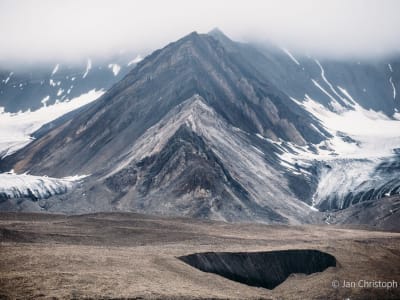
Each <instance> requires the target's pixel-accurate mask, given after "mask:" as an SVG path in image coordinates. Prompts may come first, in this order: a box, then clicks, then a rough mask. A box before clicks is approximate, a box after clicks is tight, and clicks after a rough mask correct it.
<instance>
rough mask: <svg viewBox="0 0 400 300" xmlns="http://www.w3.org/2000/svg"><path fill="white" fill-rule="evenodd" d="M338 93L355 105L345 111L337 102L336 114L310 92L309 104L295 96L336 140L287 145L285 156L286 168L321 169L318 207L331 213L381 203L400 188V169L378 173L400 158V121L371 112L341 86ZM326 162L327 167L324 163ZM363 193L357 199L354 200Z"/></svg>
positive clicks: (333, 104) (316, 201) (316, 200)
mask: <svg viewBox="0 0 400 300" xmlns="http://www.w3.org/2000/svg"><path fill="white" fill-rule="evenodd" d="M338 90H339V91H340V92H341V93H342V94H343V96H345V97H346V98H347V99H348V100H349V102H347V103H346V105H348V107H344V106H343V105H341V104H340V103H339V102H338V101H335V100H333V99H332V102H335V103H332V105H331V106H332V107H340V109H339V110H338V109H335V111H331V110H329V109H327V108H326V107H325V106H323V105H321V104H320V103H318V102H317V101H315V100H313V99H311V98H310V97H309V96H308V95H307V94H306V95H305V99H304V100H303V101H298V100H296V99H294V98H292V100H293V101H295V102H296V103H298V104H300V105H302V106H303V107H304V108H305V109H306V110H307V111H309V112H310V113H311V114H312V115H313V116H314V117H315V118H317V119H318V120H319V122H320V123H321V125H322V126H323V127H324V128H325V129H326V130H327V132H329V133H330V134H331V135H332V137H330V138H327V140H326V141H323V142H321V143H320V144H318V145H316V148H315V147H314V148H313V149H312V150H310V149H311V148H310V147H307V146H305V147H299V146H297V145H293V144H290V143H287V142H285V143H284V144H285V147H287V148H288V149H289V150H290V151H285V152H284V153H282V154H281V155H280V157H281V160H282V165H283V166H287V168H290V167H291V168H293V166H294V165H300V166H304V167H305V168H304V169H306V167H308V166H310V165H316V166H317V168H319V171H318V177H319V178H318V185H317V187H316V190H315V193H314V195H313V205H315V206H316V207H318V208H320V209H323V210H326V209H328V210H329V209H342V208H346V207H348V206H349V205H350V202H351V203H353V202H354V203H357V202H358V201H360V200H363V199H364V198H365V199H367V198H368V197H370V198H371V199H372V198H373V199H377V198H380V197H383V196H386V195H391V194H393V193H394V192H395V191H397V190H398V186H397V185H400V182H399V181H398V180H396V178H398V177H399V176H400V172H399V170H398V168H397V167H391V168H387V169H386V173H385V172H377V169H378V168H380V166H381V165H385V164H388V163H389V164H390V163H392V164H393V162H392V161H395V160H396V158H397V159H398V156H396V153H397V152H398V149H399V148H400V120H398V119H397V118H396V116H394V117H393V118H389V117H388V116H386V115H385V114H384V113H382V112H377V111H373V110H366V109H364V108H363V107H361V106H360V105H359V104H358V101H357V100H355V99H353V97H352V96H351V95H350V94H349V93H348V92H347V90H346V89H344V88H342V87H340V86H338ZM321 162H322V163H321ZM356 195H357V199H354V197H355V196H356Z"/></svg>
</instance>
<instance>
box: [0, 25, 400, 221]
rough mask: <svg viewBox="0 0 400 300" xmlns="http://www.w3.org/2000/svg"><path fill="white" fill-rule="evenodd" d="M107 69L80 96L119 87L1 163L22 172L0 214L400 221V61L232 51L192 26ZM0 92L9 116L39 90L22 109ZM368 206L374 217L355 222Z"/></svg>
mask: <svg viewBox="0 0 400 300" xmlns="http://www.w3.org/2000/svg"><path fill="white" fill-rule="evenodd" d="M88 65H89V63H88ZM108 66H111V67H110V69H111V70H109V69H108V68H107V69H106V68H105V67H103V68H102V69H100V68H98V69H96V70H97V71H96V73H98V75H96V76H95V74H94V72H93V74H92V78H91V81H90V83H89V82H88V81H85V80H86V79H87V80H89V75H90V72H89V73H88V74H87V75H86V76H85V74H86V72H85V73H84V74H79V76H78V75H77V76H75V80H74V81H76V82H77V83H76V85H79V84H78V82H81V86H82V89H81V90H80V91H81V92H84V91H87V89H94V88H97V89H98V88H99V86H101V87H102V88H104V89H106V88H107V87H108V85H111V84H112V83H114V82H115V84H113V85H112V87H111V88H109V89H108V90H107V92H105V93H104V94H103V95H102V96H101V97H100V98H99V99H98V100H96V101H93V102H90V103H89V104H87V105H85V106H81V107H80V108H79V109H78V110H77V111H72V112H70V113H69V114H67V115H64V116H62V117H61V118H59V119H56V120H52V122H51V123H50V124H47V125H45V126H43V127H42V128H41V129H40V130H38V131H36V132H35V133H33V137H34V139H33V140H32V141H30V142H28V143H26V145H25V146H24V147H23V148H21V149H19V150H18V151H16V152H15V153H13V154H11V155H10V154H6V155H3V159H2V160H1V161H0V170H1V171H3V172H9V171H10V170H13V172H15V173H4V174H0V199H1V200H0V202H1V203H0V209H2V210H15V209H17V210H19V209H22V210H46V211H57V212H68V213H83V212H91V211H112V210H122V211H138V212H144V213H152V214H163V215H175V216H176V215H183V216H190V217H196V218H210V219H219V220H226V221H246V222H248V221H257V222H265V223H291V224H298V223H319V222H326V223H341V222H346V223H349V222H350V223H351V222H352V220H353V223H360V222H370V223H371V224H372V223H374V220H375V221H376V219H377V218H381V223H380V224H385V222H386V223H388V224H389V223H390V224H392V223H393V219H395V218H398V217H399V206H398V200H396V199H398V198H396V197H394V195H396V194H398V193H399V192H400V176H399V175H400V159H399V155H400V154H399V149H400V113H399V112H398V110H399V109H400V98H399V97H400V96H399V95H398V94H397V89H398V88H400V58H398V57H397V58H396V57H395V58H392V59H390V60H387V61H348V60H346V61H345V60H342V61H338V60H331V59H329V60H328V59H316V58H312V57H308V56H306V55H299V54H294V53H292V52H290V50H288V49H286V48H279V47H276V46H271V45H269V46H265V45H264V46H262V45H252V44H243V43H237V42H234V41H232V40H230V39H229V38H228V37H226V36H225V35H224V34H223V33H222V32H221V31H219V30H217V29H216V30H213V31H212V32H210V33H209V34H198V33H196V32H193V33H191V34H189V35H187V36H185V37H183V38H182V39H180V40H178V41H176V42H173V43H171V44H169V45H167V46H166V47H164V48H163V49H160V50H157V51H155V52H153V53H152V54H150V55H148V56H147V57H145V58H144V59H143V60H142V61H140V62H138V63H137V65H136V66H134V67H133V69H132V70H130V71H127V68H121V70H119V69H118V68H114V67H113V66H112V65H111V64H109V65H108ZM117 69H118V70H117ZM118 71H119V73H118ZM104 72H108V73H107V74H108V75H107V76H113V77H111V79H110V78H109V77H107V76H105V73H104ZM117 73H118V74H117ZM57 74H59V75H57ZM56 75H57V76H61V78H62V80H63V82H67V83H65V84H64V83H60V84H59V85H58V80H57V76H56ZM114 75H117V76H114ZM46 76H48V78H47V77H46V78H47V79H46V80H45V84H46V85H47V88H48V89H50V90H51V91H53V92H52V96H51V97H52V98H51V99H53V98H54V97H55V96H54V93H55V89H54V88H55V87H57V88H56V89H61V90H63V91H65V90H67V88H68V86H70V84H72V83H71V82H69V81H71V80H72V79H71V76H72V75H66V73H62V68H61V66H58V67H57V66H56V67H55V68H54V69H53V71H52V72H51V74H50V75H46ZM67 76H68V78H67ZM118 76H121V77H118ZM106 77H107V78H106ZM7 78H8V77H7ZM11 78H12V77H11ZM43 78H44V77H43ZM117 79H120V80H118V81H117ZM10 80H11V79H9V80H8V81H10ZM50 80H51V81H52V82H56V86H53V85H52V84H51V83H50V82H51V81H50ZM8 81H7V84H8ZM47 81H48V82H49V84H47ZM3 82H4V79H3ZM64 85H65V86H64ZM83 86H85V87H87V88H86V90H83V89H84V88H83ZM47 88H46V89H47ZM32 89H34V88H32ZM3 91H4V95H8V96H7V97H5V98H4V99H6V100H2V98H1V97H3V96H2V95H1V92H3ZM1 92H0V101H2V102H3V101H4V103H5V105H4V106H5V107H6V108H7V107H8V109H9V110H10V111H16V110H19V109H21V108H23V107H31V106H32V103H33V102H32V101H36V102H35V103H36V104H38V102H37V100H38V99H40V98H41V97H42V96H43V94H42V95H40V96H36V95H34V94H33V92H29V91H27V92H26V93H27V94H29V95H30V96H29V97H27V98H26V99H28V98H29V99H36V100H26V102H25V101H22V102H21V103H19V104H17V103H16V102H15V101H14V100H12V99H14V98H12V97H11V96H9V95H10V93H11V92H9V87H7V88H6V89H4V88H1ZM45 93H50V92H49V90H47V91H46V92H45ZM57 93H58V92H57ZM63 93H65V92H62V93H61V94H60V95H59V96H61V95H62V94H63ZM69 93H72V91H70V92H69ZM69 93H68V90H67V92H66V95H69ZM78 94H79V93H78ZM37 95H38V94H37ZM56 95H57V94H56ZM30 97H32V98H30ZM65 97H67V96H65ZM42 100H43V99H42ZM48 101H50V100H48ZM2 102H0V105H3V104H2ZM44 102H45V104H46V105H49V104H51V102H50V103H48V102H47V100H46V101H44ZM11 103H12V104H11ZM36 104H35V105H36ZM42 105H43V101H42ZM38 107H40V105H39V106H32V108H33V109H34V108H38ZM15 150H16V149H15ZM10 153H12V152H10ZM24 172H29V173H30V174H32V175H36V176H35V178H30V180H29V184H27V183H26V182H28V180H26V178H25V180H20V181H18V182H19V184H15V185H12V184H10V185H7V187H4V188H2V187H1V180H2V176H3V178H4V180H6V179H8V180H10V178H11V177H10V176H14V177H15V178H16V179H15V180H19V179H17V178H21V177H18V176H19V175H16V174H22V173H24ZM73 175H80V176H79V177H77V178H76V179H77V180H76V181H75V184H73V182H74V181H73V180H70V177H68V176H73ZM83 175H85V177H82V176H83ZM7 176H8V177H7ZM25 176H28V175H25ZM38 176H50V177H46V180H44V179H43V178H42V179H41V177H38ZM65 177H66V178H67V179H65ZM11 181H12V180H11ZM53 181H56V183H57V187H58V188H57V189H56V191H55V192H52V191H51V189H48V183H47V182H53ZM65 181H67V183H68V184H67V183H66V184H65V185H64V187H65V189H60V188H59V187H60V185H61V186H63V182H65ZM8 182H9V181H8ZM15 182H17V181H15ZM43 187H46V188H47V190H48V192H47V193H40V192H38V193H35V191H37V190H40V189H41V188H43ZM28 189H29V190H30V191H31V193H29V192H28ZM16 191H18V192H16ZM30 195H34V197H33V196H30ZM38 195H39V196H38ZM384 197H386V199H385V201H381V200H379V199H382V198H384ZM390 199H393V200H390ZM371 201H375V202H371ZM370 202H371V203H375V204H374V205H364V204H365V203H370ZM376 203H383V204H382V205H384V206H382V207H384V209H383V208H382V207H381V209H378V208H376ZM360 204H362V205H360ZM371 207H373V208H371ZM371 209H373V210H374V211H376V212H377V214H376V215H375V216H374V218H371V220H368V221H365V218H362V219H363V220H362V221H361V220H360V219H358V218H357V215H359V216H361V215H362V216H365V215H366V211H368V210H371ZM350 210H351V211H352V215H353V216H354V217H353V218H350V217H349V213H348V212H349V211H350ZM374 224H375V223H374ZM382 226H384V225H382Z"/></svg>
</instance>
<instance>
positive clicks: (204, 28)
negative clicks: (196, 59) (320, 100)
mask: <svg viewBox="0 0 400 300" xmlns="http://www.w3.org/2000/svg"><path fill="white" fill-rule="evenodd" d="M399 11H400V1H397V0H335V1H321V0H319V1H318V0H302V1H295V0H292V1H291V0H283V1H271V0H270V1H268V0H246V1H230V2H228V1H222V0H213V1H212V0H203V1H190V0H170V1H155V0H147V1H122V0H114V1H99V0H96V1H95V0H88V1H78V0H69V1H67V0H63V1H61V0H58V1H55V0H41V1H14V0H0V40H1V44H2V45H1V47H0V65H6V64H24V63H28V62H29V63H32V62H38V63H41V62H54V61H69V62H74V61H81V60H84V59H87V58H88V57H91V58H93V57H105V56H108V55H112V54H114V53H118V52H121V51H125V52H132V53H148V52H150V51H152V50H155V49H157V48H160V47H162V46H164V45H165V44H167V43H169V42H172V41H174V40H177V39H179V38H180V37H182V36H184V35H186V34H188V33H190V32H192V31H197V32H199V33H206V32H208V31H210V30H211V29H213V28H215V27H218V28H220V29H221V30H222V31H223V32H224V33H225V34H227V35H228V36H229V37H230V38H232V39H234V40H237V41H242V42H258V43H264V42H269V43H271V42H272V43H274V44H276V45H278V46H282V47H287V48H289V49H291V50H292V51H294V52H299V53H307V54H311V55H318V56H328V57H360V58H370V57H382V56H387V55H393V54H395V53H399V50H400V30H399V28H400V18H399V17H398V13H399Z"/></svg>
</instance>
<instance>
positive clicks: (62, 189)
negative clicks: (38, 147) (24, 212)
mask: <svg viewBox="0 0 400 300" xmlns="http://www.w3.org/2000/svg"><path fill="white" fill-rule="evenodd" d="M85 177H87V175H81V176H79V175H76V176H68V177H64V178H52V177H47V176H34V175H29V174H15V173H14V172H13V171H11V172H7V173H1V174H0V199H2V200H5V199H11V198H31V199H32V200H34V201H35V200H40V199H46V198H49V197H51V196H54V195H60V194H64V193H66V192H67V191H69V190H71V189H73V188H74V187H75V186H76V185H77V184H79V183H80V182H81V181H82V180H83V179H84V178H85Z"/></svg>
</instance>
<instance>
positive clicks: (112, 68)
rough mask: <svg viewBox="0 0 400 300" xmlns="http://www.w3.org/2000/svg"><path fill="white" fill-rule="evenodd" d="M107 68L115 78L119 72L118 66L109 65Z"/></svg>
mask: <svg viewBox="0 0 400 300" xmlns="http://www.w3.org/2000/svg"><path fill="white" fill-rule="evenodd" d="M108 68H109V69H111V70H112V72H113V73H114V76H117V75H118V73H119V71H120V70H121V67H120V66H119V65H118V64H109V65H108Z"/></svg>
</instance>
